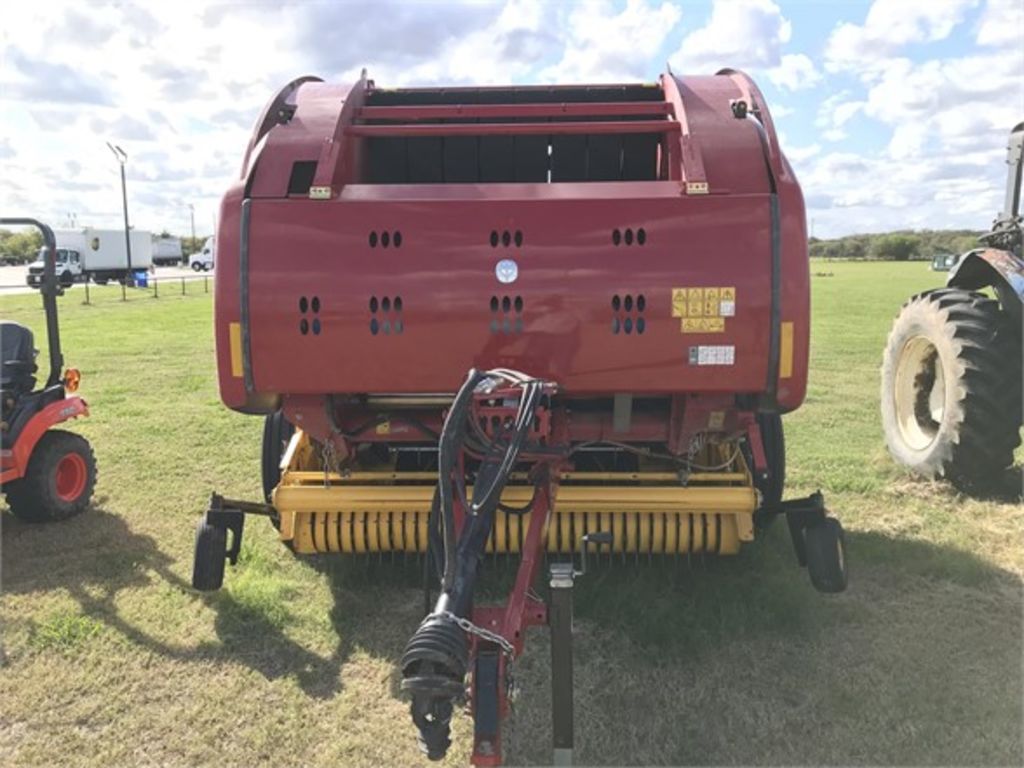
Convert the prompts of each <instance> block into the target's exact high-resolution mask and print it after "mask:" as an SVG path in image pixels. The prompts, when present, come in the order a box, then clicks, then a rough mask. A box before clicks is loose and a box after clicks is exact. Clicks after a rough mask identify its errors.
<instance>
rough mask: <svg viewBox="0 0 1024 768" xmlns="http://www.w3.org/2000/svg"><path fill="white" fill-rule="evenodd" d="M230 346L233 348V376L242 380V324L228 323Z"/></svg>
mask: <svg viewBox="0 0 1024 768" xmlns="http://www.w3.org/2000/svg"><path fill="white" fill-rule="evenodd" d="M228 345H229V346H230V348H231V375H232V376H234V377H235V378H236V379H240V378H242V324H241V323H228Z"/></svg>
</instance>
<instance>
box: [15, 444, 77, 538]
mask: <svg viewBox="0 0 1024 768" xmlns="http://www.w3.org/2000/svg"><path fill="white" fill-rule="evenodd" d="M72 450H74V451H76V452H77V453H79V454H80V455H81V456H82V457H83V458H84V459H85V466H86V473H87V477H86V481H85V490H84V491H83V492H82V494H81V495H80V496H79V497H78V499H77V500H75V502H73V503H70V504H69V503H68V502H66V501H63V500H62V499H59V498H57V497H56V496H55V494H54V492H53V488H52V487H51V485H50V482H49V480H50V472H51V471H52V468H53V466H54V465H55V463H56V462H57V461H58V460H59V459H60V457H61V456H63V455H65V454H66V453H69V452H70V451H72ZM96 476H97V470H96V456H95V454H94V453H93V451H92V446H91V445H89V441H88V440H86V439H85V438H84V437H82V436H81V435H78V434H75V433H74V432H67V431H65V430H63V429H51V430H48V431H46V432H44V433H43V435H42V437H40V438H39V442H37V443H36V445H35V448H34V449H33V450H32V455H31V457H30V458H29V462H28V469H27V471H26V472H25V476H24V477H22V478H21V479H20V480H17V481H15V482H13V483H7V484H6V485H5V486H4V495H5V496H6V497H7V504H8V506H9V507H10V508H11V512H12V513H13V514H14V516H15V517H17V518H18V519H19V520H23V521H25V522H26V523H50V522H57V521H59V520H67V519H68V518H71V517H74V516H75V515H78V514H81V513H82V512H83V511H85V509H86V508H87V507H88V506H89V501H90V500H91V499H92V492H93V490H94V488H95V487H96Z"/></svg>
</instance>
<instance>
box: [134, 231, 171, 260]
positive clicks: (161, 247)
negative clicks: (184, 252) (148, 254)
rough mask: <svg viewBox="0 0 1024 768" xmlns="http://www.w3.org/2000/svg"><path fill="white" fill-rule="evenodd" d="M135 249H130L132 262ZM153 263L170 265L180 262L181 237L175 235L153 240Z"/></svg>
mask: <svg viewBox="0 0 1024 768" xmlns="http://www.w3.org/2000/svg"><path fill="white" fill-rule="evenodd" d="M134 256H135V251H134V248H133V249H132V264H133V265H134V263H135V258H134ZM153 263H154V264H156V265H158V266H172V265H174V264H180V263H181V239H180V238H177V237H160V238H157V239H156V240H154V241H153Z"/></svg>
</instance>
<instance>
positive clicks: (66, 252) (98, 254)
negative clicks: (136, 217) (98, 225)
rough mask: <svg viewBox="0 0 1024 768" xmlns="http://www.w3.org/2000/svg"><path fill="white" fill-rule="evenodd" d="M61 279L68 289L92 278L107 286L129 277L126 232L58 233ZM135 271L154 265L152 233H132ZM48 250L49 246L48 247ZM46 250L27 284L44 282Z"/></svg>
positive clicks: (32, 266)
mask: <svg viewBox="0 0 1024 768" xmlns="http://www.w3.org/2000/svg"><path fill="white" fill-rule="evenodd" d="M54 237H55V238H56V243H57V260H56V270H57V280H58V281H59V282H60V284H61V285H62V286H64V287H65V288H67V287H69V286H71V285H72V284H73V283H75V282H85V281H86V280H89V279H90V278H91V279H92V280H93V281H94V282H96V283H98V284H100V285H105V284H106V283H107V282H109V281H110V280H119V281H120V280H124V279H125V277H126V276H127V274H128V254H127V252H126V250H125V242H124V230H123V229H93V228H91V227H86V228H84V229H81V230H57V231H56V232H54ZM129 237H130V239H131V246H132V264H131V266H132V271H133V272H134V271H136V270H139V269H149V268H150V267H151V266H152V264H153V238H152V236H151V235H150V233H149V232H144V231H138V230H132V231H131V232H130V234H129ZM44 248H45V246H44ZM44 253H45V251H44V250H43V249H40V251H39V257H38V258H37V259H36V261H34V262H32V263H31V264H30V265H29V267H28V275H27V276H26V278H25V282H26V283H28V285H30V286H32V287H33V288H38V287H39V286H40V285H41V284H42V281H43V267H44Z"/></svg>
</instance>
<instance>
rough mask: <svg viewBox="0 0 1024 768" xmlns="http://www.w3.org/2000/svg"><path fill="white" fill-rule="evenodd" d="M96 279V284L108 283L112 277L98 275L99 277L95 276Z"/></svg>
mask: <svg viewBox="0 0 1024 768" xmlns="http://www.w3.org/2000/svg"><path fill="white" fill-rule="evenodd" d="M94 280H95V282H96V285H106V284H107V283H109V282H110V278H109V277H97V278H94Z"/></svg>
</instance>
